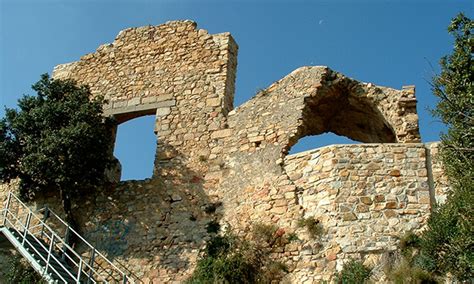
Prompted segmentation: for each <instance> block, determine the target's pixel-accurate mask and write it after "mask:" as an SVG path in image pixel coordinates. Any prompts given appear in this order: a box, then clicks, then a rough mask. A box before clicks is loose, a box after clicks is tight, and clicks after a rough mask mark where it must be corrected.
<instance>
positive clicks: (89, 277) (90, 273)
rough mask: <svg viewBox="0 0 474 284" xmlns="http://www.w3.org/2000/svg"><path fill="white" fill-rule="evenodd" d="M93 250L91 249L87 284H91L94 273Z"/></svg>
mask: <svg viewBox="0 0 474 284" xmlns="http://www.w3.org/2000/svg"><path fill="white" fill-rule="evenodd" d="M94 261H95V249H94V248H92V254H91V260H90V261H89V266H90V267H89V275H88V276H87V284H89V283H91V278H92V273H93V272H94Z"/></svg>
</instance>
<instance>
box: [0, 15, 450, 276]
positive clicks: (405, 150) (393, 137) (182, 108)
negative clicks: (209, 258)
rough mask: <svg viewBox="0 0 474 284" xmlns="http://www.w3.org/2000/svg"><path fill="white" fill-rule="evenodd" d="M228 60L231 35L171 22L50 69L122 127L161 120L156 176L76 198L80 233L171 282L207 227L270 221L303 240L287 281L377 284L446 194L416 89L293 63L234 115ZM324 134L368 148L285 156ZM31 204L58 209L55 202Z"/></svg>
mask: <svg viewBox="0 0 474 284" xmlns="http://www.w3.org/2000/svg"><path fill="white" fill-rule="evenodd" d="M236 57H237V45H236V43H235V42H234V41H233V39H232V37H231V36H230V34H229V33H223V34H217V35H210V34H208V33H207V32H206V31H205V30H202V29H197V27H196V24H195V23H194V22H191V21H175V22H168V23H166V24H164V25H160V26H148V27H140V28H133V29H127V30H125V31H122V32H120V33H119V35H118V36H117V38H116V39H115V41H114V42H113V43H112V44H108V45H103V46H101V47H99V48H98V50H97V51H96V52H95V53H92V54H88V55H86V56H84V57H82V58H81V60H79V61H77V62H74V63H69V64H65V65H60V66H58V67H56V68H55V70H54V77H55V78H61V79H66V78H70V79H74V80H76V81H78V82H79V83H82V84H87V85H88V86H89V87H90V88H91V91H92V92H93V94H95V95H104V96H105V97H106V98H107V99H108V100H109V104H108V105H107V106H106V107H105V110H104V111H105V115H113V116H114V117H115V118H116V119H117V123H118V124H119V123H122V122H125V121H127V120H129V119H133V118H135V117H138V116H142V115H149V114H153V115H155V116H156V125H155V132H156V133H157V136H158V137H157V138H158V140H157V141H158V143H157V151H156V159H155V171H154V175H153V177H152V179H148V180H143V181H129V182H121V183H118V184H116V185H113V186H110V187H107V188H104V189H101V190H98V191H97V193H96V195H94V196H87V197H83V198H82V200H78V201H77V203H76V207H75V208H76V209H77V218H78V219H79V224H80V226H81V228H82V229H83V234H84V235H85V236H86V238H87V239H88V240H90V241H91V242H92V243H94V244H95V245H96V246H97V247H98V248H99V249H100V250H101V251H102V252H103V253H104V254H106V255H107V256H109V257H110V258H111V259H112V260H113V261H114V262H116V263H120V264H122V265H125V266H127V267H128V268H129V269H130V270H131V271H133V272H134V274H135V275H136V276H137V278H139V279H141V280H143V281H144V282H146V283H152V282H153V283H168V282H175V283H179V282H182V281H183V280H184V279H186V278H187V277H188V276H189V275H190V273H192V271H193V269H194V265H195V263H196V259H197V257H198V254H199V250H200V249H201V248H202V247H203V246H204V245H205V242H206V241H207V240H208V239H209V238H210V237H211V236H212V234H213V233H210V232H209V231H208V230H207V228H208V226H209V224H213V223H219V224H221V225H222V226H223V227H227V228H232V229H233V230H234V231H235V232H237V233H238V234H240V235H242V236H244V237H250V232H251V230H252V228H253V226H254V225H255V224H258V223H264V224H274V225H276V226H278V227H280V228H281V229H283V230H284V231H285V232H288V233H295V234H296V235H297V236H298V239H299V240H298V241H296V242H292V243H289V244H286V245H285V246H284V247H283V248H282V249H281V250H280V251H278V252H275V253H274V254H273V255H272V257H273V258H275V259H278V260H279V261H282V262H284V263H285V264H287V266H288V267H289V271H290V273H289V274H288V275H287V277H286V280H288V281H290V282H292V283H314V282H316V283H317V282H319V281H321V280H330V279H331V277H332V275H333V274H334V273H335V271H337V270H338V269H340V268H341V267H342V264H343V262H344V261H346V260H348V259H349V258H361V259H363V260H364V261H365V262H366V263H368V264H370V265H372V266H374V271H375V273H374V280H376V281H379V282H380V281H382V282H383V281H385V278H384V275H383V272H382V271H381V268H380V266H377V265H378V264H379V263H380V261H379V260H380V259H381V258H383V255H384V254H385V253H387V252H389V251H392V250H394V249H395V247H396V244H397V240H398V238H399V237H400V236H401V235H403V234H404V233H405V232H407V231H410V230H413V231H419V230H421V229H422V228H423V225H424V223H425V221H426V219H427V217H428V215H429V213H430V208H431V205H432V204H433V203H434V202H435V201H440V202H442V201H443V200H444V198H445V194H446V192H447V190H448V188H449V187H448V183H447V181H446V178H445V176H444V174H443V171H442V167H441V164H440V163H439V161H438V159H437V158H436V152H437V150H438V145H437V144H436V143H433V144H426V145H425V144H422V143H420V141H421V140H420V135H419V129H418V116H417V113H416V98H415V88H414V87H413V86H407V87H403V88H402V89H401V90H396V89H392V88H387V87H380V86H376V85H374V84H372V83H364V82H358V81H356V80H354V79H351V78H348V77H346V76H344V75H342V74H340V73H338V72H335V71H333V70H331V69H329V68H328V67H325V66H312V67H301V68H298V69H297V70H295V71H293V72H291V73H290V74H289V75H287V76H286V77H284V78H282V79H281V80H278V81H277V82H275V83H273V84H272V85H271V86H269V87H268V88H266V89H264V90H262V91H261V92H259V93H258V94H257V95H256V96H255V97H254V98H252V99H251V100H249V101H248V102H246V103H244V104H243V105H241V106H240V107H238V108H236V109H233V96H234V88H235V87H234V82H235V76H236V73H235V70H236V65H237V58H236ZM325 132H333V133H335V134H337V135H342V136H346V137H349V138H351V139H353V140H356V141H360V142H364V143H370V144H358V145H333V146H328V147H323V148H320V149H314V150H311V151H307V152H304V153H299V154H295V155H288V152H289V151H290V149H291V147H292V146H293V145H295V144H296V143H297V142H298V140H299V139H301V138H303V137H305V136H308V135H318V134H322V133H325ZM137 139H139V138H137ZM4 187H5V185H4ZM6 191H7V189H6V188H4V189H3V190H2V192H1V194H2V195H3V194H5V192H6ZM37 203H38V202H37ZM38 204H39V205H38ZM38 204H37V206H42V205H44V204H50V206H52V207H53V208H57V210H56V211H58V210H59V211H60V206H58V204H57V203H55V201H54V199H51V198H49V199H46V200H42V201H39V203H38ZM79 205H80V206H79ZM307 217H314V218H317V219H318V220H319V221H320V224H321V225H322V227H323V229H324V230H323V231H324V232H323V234H322V235H321V238H320V239H318V240H314V239H311V238H310V237H309V235H308V234H307V232H306V231H305V230H304V229H303V228H300V227H298V224H297V223H298V220H299V219H301V218H307Z"/></svg>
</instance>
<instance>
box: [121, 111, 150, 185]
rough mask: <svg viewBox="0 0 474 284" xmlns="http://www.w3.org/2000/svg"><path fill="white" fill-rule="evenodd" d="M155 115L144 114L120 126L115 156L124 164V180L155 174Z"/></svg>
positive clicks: (140, 178)
mask: <svg viewBox="0 0 474 284" xmlns="http://www.w3.org/2000/svg"><path fill="white" fill-rule="evenodd" d="M154 125H155V116H154V115H149V116H142V117H138V118H134V119H132V120H129V121H127V122H124V123H122V124H120V125H119V126H118V129H117V136H116V139H115V148H114V156H115V157H116V158H117V159H119V161H120V163H121V165H122V178H121V180H122V181H125V180H143V179H146V178H150V177H151V176H152V174H153V164H154V160H155V152H156V142H157V138H156V135H155V134H154V133H153V128H154Z"/></svg>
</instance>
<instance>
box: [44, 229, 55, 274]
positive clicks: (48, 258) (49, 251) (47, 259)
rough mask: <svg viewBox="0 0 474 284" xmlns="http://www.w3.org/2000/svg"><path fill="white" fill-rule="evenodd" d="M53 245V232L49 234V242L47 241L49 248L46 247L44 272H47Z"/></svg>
mask: <svg viewBox="0 0 474 284" xmlns="http://www.w3.org/2000/svg"><path fill="white" fill-rule="evenodd" d="M53 247H54V234H53V235H52V236H51V243H49V248H48V257H47V258H46V267H45V269H44V272H45V273H46V274H48V267H49V260H50V259H51V253H52V252H53Z"/></svg>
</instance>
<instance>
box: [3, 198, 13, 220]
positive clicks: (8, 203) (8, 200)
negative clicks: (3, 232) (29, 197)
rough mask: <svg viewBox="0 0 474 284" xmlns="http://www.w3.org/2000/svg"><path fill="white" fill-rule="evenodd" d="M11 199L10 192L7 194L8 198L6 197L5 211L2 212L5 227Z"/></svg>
mask: <svg viewBox="0 0 474 284" xmlns="http://www.w3.org/2000/svg"><path fill="white" fill-rule="evenodd" d="M11 199H12V192H11V191H10V192H8V197H7V203H6V204H5V208H4V209H5V211H4V214H3V226H5V227H6V226H7V215H8V211H9V210H10V202H11Z"/></svg>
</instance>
